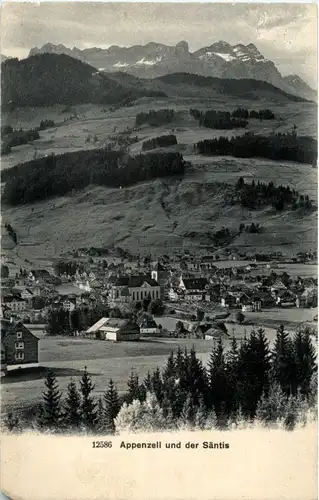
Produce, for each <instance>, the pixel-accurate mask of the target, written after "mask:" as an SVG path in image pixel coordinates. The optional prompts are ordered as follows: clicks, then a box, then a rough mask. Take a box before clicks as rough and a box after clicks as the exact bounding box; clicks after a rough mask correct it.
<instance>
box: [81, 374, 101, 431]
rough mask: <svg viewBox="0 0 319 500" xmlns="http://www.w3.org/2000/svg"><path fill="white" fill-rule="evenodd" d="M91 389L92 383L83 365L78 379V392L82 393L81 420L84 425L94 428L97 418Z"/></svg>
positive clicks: (92, 388)
mask: <svg viewBox="0 0 319 500" xmlns="http://www.w3.org/2000/svg"><path fill="white" fill-rule="evenodd" d="M93 390H94V384H93V382H92V379H91V377H90V375H89V374H88V372H87V368H86V367H85V369H84V373H83V375H82V379H81V381H80V392H81V395H82V401H81V412H82V421H83V423H84V425H85V427H86V428H87V429H90V430H92V429H94V427H95V424H96V420H97V415H96V403H95V402H94V398H93V396H92V393H93Z"/></svg>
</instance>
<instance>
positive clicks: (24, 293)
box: [21, 288, 33, 300]
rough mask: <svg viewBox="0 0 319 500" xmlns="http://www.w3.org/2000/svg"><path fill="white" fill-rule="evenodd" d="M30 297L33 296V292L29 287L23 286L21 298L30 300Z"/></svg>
mask: <svg viewBox="0 0 319 500" xmlns="http://www.w3.org/2000/svg"><path fill="white" fill-rule="evenodd" d="M32 297H33V293H32V290H30V288H25V289H24V290H22V292H21V298H22V299H24V300H31V299H32Z"/></svg>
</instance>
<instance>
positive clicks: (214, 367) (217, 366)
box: [208, 338, 227, 416]
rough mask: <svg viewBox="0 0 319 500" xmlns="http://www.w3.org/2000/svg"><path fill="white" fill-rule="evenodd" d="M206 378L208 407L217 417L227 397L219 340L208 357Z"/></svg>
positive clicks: (222, 348)
mask: <svg viewBox="0 0 319 500" xmlns="http://www.w3.org/2000/svg"><path fill="white" fill-rule="evenodd" d="M208 377H209V399H210V407H212V408H214V410H215V412H216V414H217V416H218V415H219V413H220V411H221V405H222V403H223V402H224V401H225V400H226V396H227V376H226V363H225V355H224V347H223V342H222V340H221V338H219V339H218V342H217V346H214V347H213V350H212V353H211V355H210V360H209V363H208Z"/></svg>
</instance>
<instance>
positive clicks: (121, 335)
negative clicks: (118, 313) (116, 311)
mask: <svg viewBox="0 0 319 500" xmlns="http://www.w3.org/2000/svg"><path fill="white" fill-rule="evenodd" d="M86 335H87V336H89V337H93V338H96V339H99V340H113V341H115V342H119V341H125V340H138V339H139V338H140V328H139V326H138V325H137V324H136V323H135V322H134V321H132V320H130V319H120V318H101V319H100V320H99V321H97V322H96V323H95V324H94V325H93V326H91V327H90V328H89V329H88V330H87V331H86Z"/></svg>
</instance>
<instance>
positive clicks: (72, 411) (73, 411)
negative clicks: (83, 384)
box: [63, 380, 81, 428]
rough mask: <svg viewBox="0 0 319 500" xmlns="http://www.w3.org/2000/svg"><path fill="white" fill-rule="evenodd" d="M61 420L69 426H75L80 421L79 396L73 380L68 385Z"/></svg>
mask: <svg viewBox="0 0 319 500" xmlns="http://www.w3.org/2000/svg"><path fill="white" fill-rule="evenodd" d="M63 420H64V424H65V425H66V426H67V427H71V428H77V427H79V425H80V423H81V397H80V393H79V392H78V390H77V387H76V384H75V382H74V381H73V380H71V382H70V383H69V385H68V389H67V395H66V400H65V403H64V415H63Z"/></svg>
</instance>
